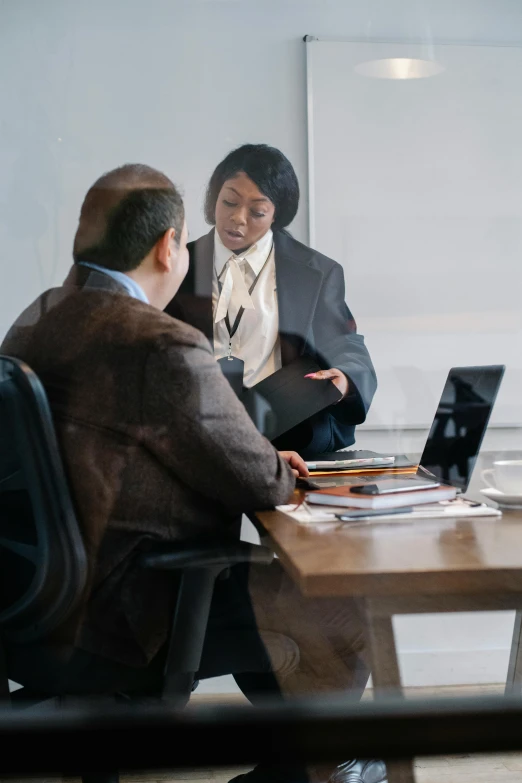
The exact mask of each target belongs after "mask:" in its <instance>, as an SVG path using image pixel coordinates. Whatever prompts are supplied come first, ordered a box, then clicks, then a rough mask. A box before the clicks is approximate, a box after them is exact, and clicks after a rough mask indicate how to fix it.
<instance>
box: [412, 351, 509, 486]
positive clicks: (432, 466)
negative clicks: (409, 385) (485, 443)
mask: <svg viewBox="0 0 522 783" xmlns="http://www.w3.org/2000/svg"><path fill="white" fill-rule="evenodd" d="M503 374H504V367H503V366H502V365H490V366H489V367H452V369H451V370H450V372H449V375H448V378H447V380H446V385H445V386H444V390H443V392H442V397H441V398H440V402H439V407H438V408H437V413H436V414H435V419H434V420H433V424H432V427H431V430H430V434H429V435H428V440H427V441H426V445H425V447H424V451H423V453H422V458H421V461H420V467H422V468H425V469H426V470H429V471H430V473H433V474H434V475H435V476H437V478H438V479H440V480H441V481H443V482H444V483H448V484H452V485H453V486H454V487H457V488H459V489H461V490H462V492H465V491H466V490H467V488H468V484H469V482H470V479H471V474H472V473H473V468H474V467H475V462H476V460H477V456H478V453H479V451H480V445H481V443H482V439H483V437H484V434H485V432H486V428H487V426H488V422H489V417H490V415H491V411H492V408H493V403H494V402H495V398H496V396H497V392H498V390H499V387H500V382H501V380H502V376H503Z"/></svg>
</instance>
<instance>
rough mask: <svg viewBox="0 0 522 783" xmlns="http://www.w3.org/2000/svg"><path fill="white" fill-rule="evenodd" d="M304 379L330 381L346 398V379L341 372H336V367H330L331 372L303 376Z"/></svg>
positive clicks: (323, 371) (347, 388) (348, 386)
mask: <svg viewBox="0 0 522 783" xmlns="http://www.w3.org/2000/svg"><path fill="white" fill-rule="evenodd" d="M305 378H311V379H312V380H313V381H332V383H334V384H335V385H336V386H337V388H338V389H339V391H340V392H341V394H342V395H343V398H344V397H346V395H347V394H348V392H349V390H350V384H349V383H348V378H347V377H346V375H345V374H344V372H341V370H338V369H337V368H336V367H332V369H331V370H319V372H311V373H309V375H305Z"/></svg>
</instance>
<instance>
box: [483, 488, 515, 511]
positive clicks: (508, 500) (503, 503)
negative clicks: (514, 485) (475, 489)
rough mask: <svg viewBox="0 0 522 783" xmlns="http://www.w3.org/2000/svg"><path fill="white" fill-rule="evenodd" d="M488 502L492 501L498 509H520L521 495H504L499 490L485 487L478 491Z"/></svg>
mask: <svg viewBox="0 0 522 783" xmlns="http://www.w3.org/2000/svg"><path fill="white" fill-rule="evenodd" d="M480 491H481V492H482V494H483V495H485V496H486V497H487V498H489V499H490V500H494V501H495V503H498V505H499V506H500V508H522V494H521V495H505V494H504V492H501V491H500V490H499V489H493V487H487V489H481V490H480Z"/></svg>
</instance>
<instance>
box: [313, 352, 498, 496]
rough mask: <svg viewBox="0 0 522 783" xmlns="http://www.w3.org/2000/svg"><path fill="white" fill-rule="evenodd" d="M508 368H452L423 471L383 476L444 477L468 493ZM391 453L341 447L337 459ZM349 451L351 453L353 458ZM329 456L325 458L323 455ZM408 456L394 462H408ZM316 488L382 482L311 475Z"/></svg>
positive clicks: (424, 454) (393, 478)
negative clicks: (348, 449)
mask: <svg viewBox="0 0 522 783" xmlns="http://www.w3.org/2000/svg"><path fill="white" fill-rule="evenodd" d="M504 370H505V367H504V366H503V365H489V366H484V367H452V368H451V370H450V371H449V373H448V377H447V379H446V383H445V384H444V389H443V391H442V396H441V398H440V402H439V405H438V408H437V411H436V413H435V418H434V419H433V423H432V425H431V429H430V432H429V435H428V439H427V441H426V444H425V446H424V451H423V452H422V457H421V460H420V463H419V465H418V467H417V472H416V473H415V474H413V475H408V476H407V477H406V476H401V475H397V474H392V475H389V476H385V475H384V474H380V475H379V479H383V478H386V481H387V482H391V481H394V482H397V485H398V486H399V485H400V484H401V482H404V481H405V479H407V482H408V483H410V482H411V481H412V480H413V481H422V483H423V484H426V483H427V482H428V483H429V482H430V481H433V482H441V483H444V484H450V485H451V486H453V487H456V489H457V492H458V493H462V492H465V491H466V490H467V488H468V486H469V482H470V480H471V475H472V473H473V469H474V467H475V463H476V461H477V457H478V454H479V451H480V447H481V445H482V441H483V439H484V435H485V434H486V430H487V427H488V423H489V419H490V416H491V411H492V410H493V405H494V403H495V400H496V398H497V394H498V390H499V388H500V384H501V382H502V378H503V375H504ZM352 454H353V455H354V457H353V458H354V459H355V458H356V457H355V455H362V454H364V455H365V456H376V457H377V456H386V455H383V454H377V453H376V452H371V451H368V452H366V451H364V452H363V451H356V450H354V451H352V452H347V451H341V452H339V451H338V452H336V455H337V456H336V459H349V458H350V457H351V455H352ZM347 455H350V457H348V456H347ZM321 459H324V457H321ZM403 464H404V463H403V460H402V458H401V460H400V462H399V463H397V461H396V462H395V463H394V465H393V466H391V467H395V468H396V467H399V466H403ZM306 481H307V483H308V485H309V487H311V488H313V489H319V488H320V489H326V488H329V487H339V486H347V485H350V484H352V485H355V484H363V483H372V482H375V481H376V478H375V477H373V476H360V475H358V476H335V477H334V476H331V477H330V476H317V477H314V476H311V477H310V478H309V479H307V480H306Z"/></svg>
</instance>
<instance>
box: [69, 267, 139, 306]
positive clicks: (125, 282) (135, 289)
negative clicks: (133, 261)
mask: <svg viewBox="0 0 522 783" xmlns="http://www.w3.org/2000/svg"><path fill="white" fill-rule="evenodd" d="M78 266H86V267H88V268H89V269H94V270H96V272H102V273H103V274H104V275H109V277H112V279H113V280H116V282H117V283H119V284H120V285H122V286H123V287H124V288H125V290H126V291H127V293H128V294H129V296H132V297H133V299H139V300H140V302H145V304H150V302H149V300H148V299H147V295H146V294H145V291H144V290H143V288H142V287H141V285H138V283H137V282H136V281H135V280H133V279H132V277H129V276H128V275H126V274H125V273H124V272H117V271H116V270H115V269H107V268H106V267H104V266H98V264H91V263H89V262H88V261H79V262H78Z"/></svg>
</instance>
